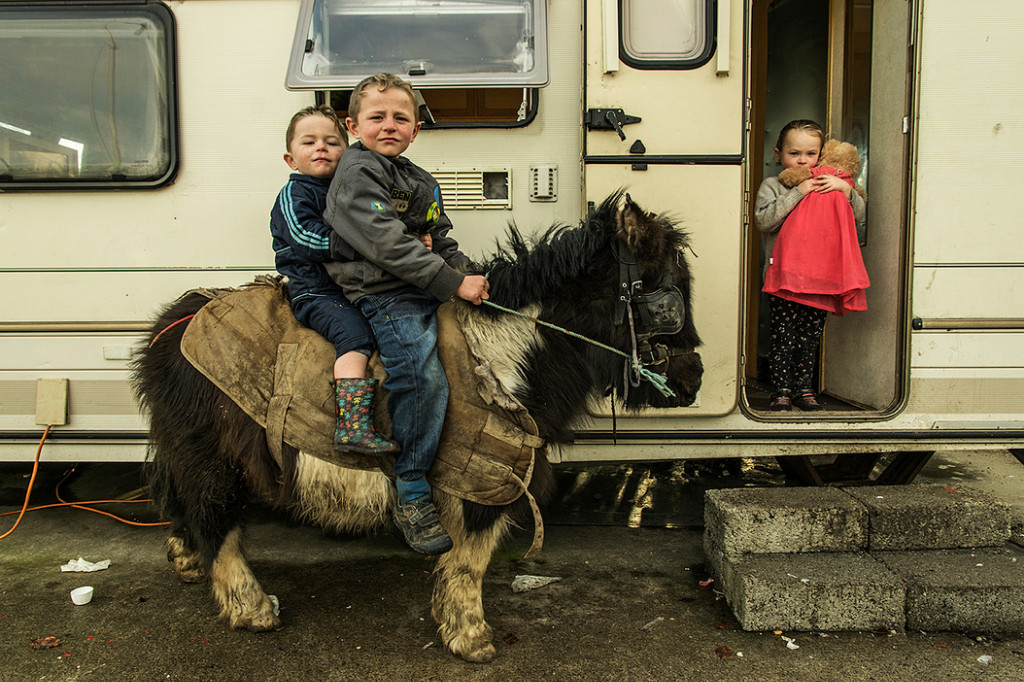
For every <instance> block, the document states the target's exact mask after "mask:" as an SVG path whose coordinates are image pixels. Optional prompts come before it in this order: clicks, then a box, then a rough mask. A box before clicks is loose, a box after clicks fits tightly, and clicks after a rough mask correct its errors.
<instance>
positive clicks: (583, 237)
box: [483, 191, 622, 308]
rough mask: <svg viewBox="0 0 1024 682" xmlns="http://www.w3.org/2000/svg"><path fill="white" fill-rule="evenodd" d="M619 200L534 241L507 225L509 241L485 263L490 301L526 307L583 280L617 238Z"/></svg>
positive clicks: (610, 199)
mask: <svg viewBox="0 0 1024 682" xmlns="http://www.w3.org/2000/svg"><path fill="white" fill-rule="evenodd" d="M621 197H622V192H621V191H619V192H615V193H613V194H612V195H610V196H609V197H608V198H606V199H605V200H604V201H603V202H601V205H600V206H599V207H598V208H597V210H596V211H594V213H592V214H591V215H590V216H589V217H588V218H587V219H586V220H585V221H582V222H581V223H580V224H579V225H567V224H555V225H552V226H551V227H549V228H548V229H547V230H545V231H544V232H543V233H542V234H540V235H539V236H536V237H533V238H532V239H531V238H527V237H524V236H523V233H522V232H521V231H520V230H519V227H518V226H517V225H516V224H515V223H514V222H512V223H509V226H508V231H507V240H506V243H505V244H504V245H501V244H499V245H498V251H497V252H496V253H495V254H494V255H492V256H491V258H490V259H489V260H488V261H486V262H485V263H484V264H483V269H484V272H486V273H487V279H488V280H489V281H490V283H491V300H492V301H494V302H495V303H497V304H498V305H502V306H505V307H509V308H522V307H524V306H526V305H529V304H531V303H536V302H538V301H540V300H542V299H544V298H545V297H547V296H549V295H550V294H551V293H552V292H555V291H557V290H560V289H561V288H562V287H563V286H564V285H565V283H566V282H571V281H574V280H576V279H578V278H579V277H580V276H582V275H583V273H584V272H586V270H587V269H588V268H589V267H591V266H592V265H593V262H592V258H593V256H594V254H596V253H597V252H598V251H600V250H601V249H602V248H604V247H605V246H606V245H607V244H608V241H609V240H610V239H611V238H612V237H613V235H614V234H615V229H616V215H617V212H618V205H619V203H620V199H621Z"/></svg>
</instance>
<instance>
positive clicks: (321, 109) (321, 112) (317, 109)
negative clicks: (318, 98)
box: [284, 104, 348, 153]
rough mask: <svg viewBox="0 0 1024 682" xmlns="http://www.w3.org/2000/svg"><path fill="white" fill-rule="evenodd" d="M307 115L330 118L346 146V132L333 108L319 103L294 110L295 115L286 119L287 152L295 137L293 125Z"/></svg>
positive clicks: (285, 140) (290, 149) (285, 138)
mask: <svg viewBox="0 0 1024 682" xmlns="http://www.w3.org/2000/svg"><path fill="white" fill-rule="evenodd" d="M309 116H323V117H324V118H327V119H330V121H331V123H333V124H334V128H335V130H337V131H338V137H340V138H341V140H342V142H344V143H345V146H346V147H347V146H348V133H347V132H346V131H345V126H344V125H342V123H341V121H340V120H339V119H338V115H337V114H336V113H334V109H332V108H330V107H329V106H327V105H326V104H319V105H317V106H313V107H306V108H305V109H301V110H299V111H297V112H295V115H294V116H292V120H290V121H288V130H287V131H286V132H285V134H284V148H285V151H287V152H289V153H290V152H291V151H292V140H293V139H295V126H297V125H298V124H299V121H301V120H302V119H304V118H307V117H309Z"/></svg>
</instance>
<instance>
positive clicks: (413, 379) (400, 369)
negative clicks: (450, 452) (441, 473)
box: [356, 287, 448, 481]
mask: <svg viewBox="0 0 1024 682" xmlns="http://www.w3.org/2000/svg"><path fill="white" fill-rule="evenodd" d="M356 305H358V306H359V309H360V310H361V311H362V313H363V315H364V316H365V317H366V319H367V321H368V322H369V323H370V326H371V327H372V328H373V332H374V334H375V335H376V337H377V346H378V348H380V359H381V361H382V362H383V363H384V369H385V370H386V371H387V373H388V378H387V379H385V380H384V389H385V390H387V391H388V393H389V395H388V412H389V413H390V414H391V422H392V427H393V428H392V435H393V437H394V439H395V440H396V441H397V442H398V444H399V445H400V446H401V447H402V452H401V453H399V455H398V459H397V461H396V462H395V476H396V477H397V478H399V479H401V480H403V481H416V480H420V479H422V478H424V477H426V475H427V471H429V470H430V466H431V465H432V464H433V463H434V457H435V456H436V455H437V443H438V441H439V440H440V439H441V427H442V426H443V425H444V413H445V410H446V409H447V407H448V378H447V377H446V376H445V374H444V368H443V367H442V366H441V361H440V360H438V358H437V308H438V306H440V305H441V303H440V301H438V300H437V299H436V298H434V297H433V296H431V295H430V294H428V293H427V292H425V291H423V290H422V289H418V288H415V287H403V288H401V289H395V290H393V291H386V292H383V293H379V294H366V295H365V296H363V297H362V298H360V299H359V300H358V301H356Z"/></svg>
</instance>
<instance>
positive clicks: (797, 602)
mask: <svg viewBox="0 0 1024 682" xmlns="http://www.w3.org/2000/svg"><path fill="white" fill-rule="evenodd" d="M723 572H724V576H723V577H722V582H723V584H722V585H720V586H719V589H720V590H721V591H723V592H724V593H725V595H726V600H727V601H728V602H729V605H730V606H731V607H732V609H733V613H734V614H735V615H736V619H737V620H738V621H739V622H740V626H741V627H742V628H743V629H744V630H773V629H778V630H803V631H807V630H876V629H883V628H884V629H886V630H898V631H902V630H903V626H904V622H905V612H904V604H905V593H904V587H903V582H902V581H901V580H899V579H898V578H897V577H896V576H895V575H893V573H892V572H890V571H889V570H888V569H887V568H886V567H885V566H883V565H882V564H880V563H879V562H877V561H875V560H874V559H873V558H872V557H870V556H869V555H867V554H865V553H863V552H835V553H820V554H750V555H747V556H746V557H745V558H743V559H740V560H737V561H733V560H731V559H728V558H724V559H723ZM716 584H717V581H716Z"/></svg>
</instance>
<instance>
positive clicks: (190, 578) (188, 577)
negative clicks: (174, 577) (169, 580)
mask: <svg viewBox="0 0 1024 682" xmlns="http://www.w3.org/2000/svg"><path fill="white" fill-rule="evenodd" d="M175 571H176V572H177V574H178V579H179V580H181V582H183V583H201V582H205V581H206V572H205V571H203V570H202V569H199V568H196V569H192V570H177V569H175Z"/></svg>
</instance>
